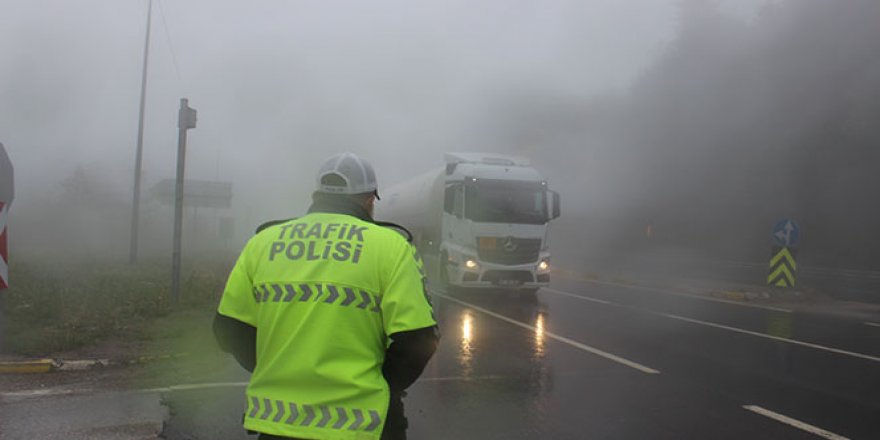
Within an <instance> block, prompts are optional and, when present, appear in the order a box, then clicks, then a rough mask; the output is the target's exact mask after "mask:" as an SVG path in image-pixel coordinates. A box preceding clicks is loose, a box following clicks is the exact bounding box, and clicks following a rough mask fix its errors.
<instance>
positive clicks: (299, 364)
mask: <svg viewBox="0 0 880 440" xmlns="http://www.w3.org/2000/svg"><path fill="white" fill-rule="evenodd" d="M312 198H313V203H312V206H311V207H310V208H309V210H308V214H307V215H305V216H304V217H300V218H298V219H292V220H289V221H282V222H273V223H272V224H270V225H267V227H264V228H261V230H258V233H257V234H256V235H255V236H254V237H253V238H251V239H250V241H248V243H247V245H245V248H244V250H243V251H242V252H241V255H240V256H239V258H238V261H237V262H236V264H235V266H234V267H233V269H232V272H231V273H230V275H229V280H228V281H227V284H226V288H225V290H224V292H223V297H222V299H221V301H220V305H219V307H218V309H217V315H216V317H215V319H214V326H213V328H214V334H215V337H216V339H217V341H218V343H219V345H220V347H221V348H222V349H223V350H224V351H227V352H229V353H231V354H232V355H233V356H235V358H236V360H237V361H238V362H239V363H240V364H241V365H242V366H243V367H244V368H245V369H247V370H248V371H251V372H252V375H251V378H250V382H249V384H248V387H247V390H246V394H247V396H246V397H247V408H246V410H245V414H244V427H245V428H246V429H248V430H249V431H250V432H252V433H259V435H260V438H261V439H276V438H297V439H340V440H342V439H352V440H354V439H364V440H366V439H380V438H381V439H382V440H385V439H389V440H390V439H393V440H397V439H405V438H406V433H405V431H406V427H407V423H406V418H405V417H404V414H403V403H402V400H401V399H402V397H403V396H404V391H405V390H406V388H407V387H409V386H410V385H412V383H413V382H415V380H416V379H417V378H418V376H419V375H420V374H421V373H422V370H423V369H424V367H425V365H426V364H427V362H428V360H429V359H430V358H431V356H432V355H433V354H434V351H435V349H436V345H437V339H438V331H437V323H436V321H435V319H434V316H433V312H432V309H431V304H430V301H429V298H428V296H427V293H426V291H425V287H424V286H425V284H424V270H423V266H422V264H421V260H420V259H419V258H418V255H417V254H416V252H415V248H414V247H413V246H411V245H410V244H409V243H408V242H407V240H406V239H405V238H404V237H403V236H402V235H401V234H399V233H398V232H396V231H394V230H392V229H389V228H386V227H383V226H380V225H377V224H376V223H375V222H374V221H373V218H372V213H373V204H374V202H375V200H376V199H378V198H379V194H378V192H377V185H376V176H375V174H374V172H373V168H372V167H371V166H370V164H369V163H367V162H366V161H365V160H363V159H362V158H360V157H358V156H356V155H354V154H351V153H344V154H339V155H335V156H333V157H331V158H330V159H328V160H327V161H326V162H324V164H323V165H322V166H321V168H320V171H319V172H318V176H317V191H315V192H314V194H313V195H312Z"/></svg>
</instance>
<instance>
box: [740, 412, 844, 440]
mask: <svg viewBox="0 0 880 440" xmlns="http://www.w3.org/2000/svg"><path fill="white" fill-rule="evenodd" d="M743 408H745V409H747V410H749V411H751V412H753V413H756V414H760V415H762V416H764V417H769V418H771V419H773V420H776V421H777V422H782V423H785V424H786V425H789V426H793V427H795V428H797V429H800V430H802V431H806V432H809V433H810V434H815V435H818V436H819V437H824V438H827V439H830V440H849V438H847V437H844V436H842V435H837V434H835V433H833V432H830V431H826V430H824V429H822V428H819V427H817V426H813V425H811V424H809V423H804V422H801V421H800V420H796V419H793V418H791V417H788V416H785V415H782V414H779V413H776V412H773V411H770V410H769V409H764V408H761V407H760V406H756V405H743Z"/></svg>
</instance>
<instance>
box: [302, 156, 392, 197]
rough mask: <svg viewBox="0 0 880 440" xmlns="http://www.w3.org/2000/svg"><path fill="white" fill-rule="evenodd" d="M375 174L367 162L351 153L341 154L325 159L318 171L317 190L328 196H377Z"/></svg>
mask: <svg viewBox="0 0 880 440" xmlns="http://www.w3.org/2000/svg"><path fill="white" fill-rule="evenodd" d="M378 187H379V186H378V185H377V184H376V173H374V172H373V166H372V165H370V163H369V162H367V161H365V160H363V159H361V158H360V157H359V156H357V155H356V154H353V153H342V154H337V155H335V156H332V157H330V158H329V159H327V160H326V161H325V162H324V164H323V165H321V168H320V169H319V170H318V178H317V190H318V191H319V192H323V193H330V194H363V193H374V194H376V197H377V198H378V197H379V194H378V193H377V192H376V190H377V189H378Z"/></svg>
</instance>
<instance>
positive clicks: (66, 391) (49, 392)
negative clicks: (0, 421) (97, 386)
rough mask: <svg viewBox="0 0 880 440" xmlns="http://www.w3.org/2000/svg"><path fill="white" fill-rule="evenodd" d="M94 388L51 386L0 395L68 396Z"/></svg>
mask: <svg viewBox="0 0 880 440" xmlns="http://www.w3.org/2000/svg"><path fill="white" fill-rule="evenodd" d="M91 391H92V390H90V389H85V388H63V389H62V388H50V389H39V390H24V391H9V392H6V393H0V397H4V398H15V399H27V398H32V397H51V396H67V395H71V394H85V393H89V392H91Z"/></svg>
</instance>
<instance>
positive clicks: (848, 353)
mask: <svg viewBox="0 0 880 440" xmlns="http://www.w3.org/2000/svg"><path fill="white" fill-rule="evenodd" d="M648 313H654V312H648ZM656 314H658V315H662V316H665V317H667V318H672V319H678V320H680V321H686V322H690V323H693V324H700V325H706V326H709V327H715V328H719V329H722V330H729V331H732V332H737V333H743V334H746V335H752V336H757V337H759V338H767V339H772V340H774V341H780V342H787V343H789V344H794V345H800V346H803V347H809V348H815V349H817V350H825V351H829V352H831V353H836V354H842V355H846V356H852V357H857V358H860V359H866V360H869V361H874V362H880V357H876V356H871V355H867V354H862V353H856V352H854V351H847V350H841V349H839V348H834V347H826V346H824V345H819V344H812V343H809V342H803V341H798V340H797V339H788V338H782V337H779V336H773V335H768V334H766V333H758V332H753V331H751V330H743V329H741V328H736V327H730V326H726V325H722V324H716V323H714V322H707V321H700V320H699V319H692V318H685V317H684V316H678V315H670V314H667V313H656Z"/></svg>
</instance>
